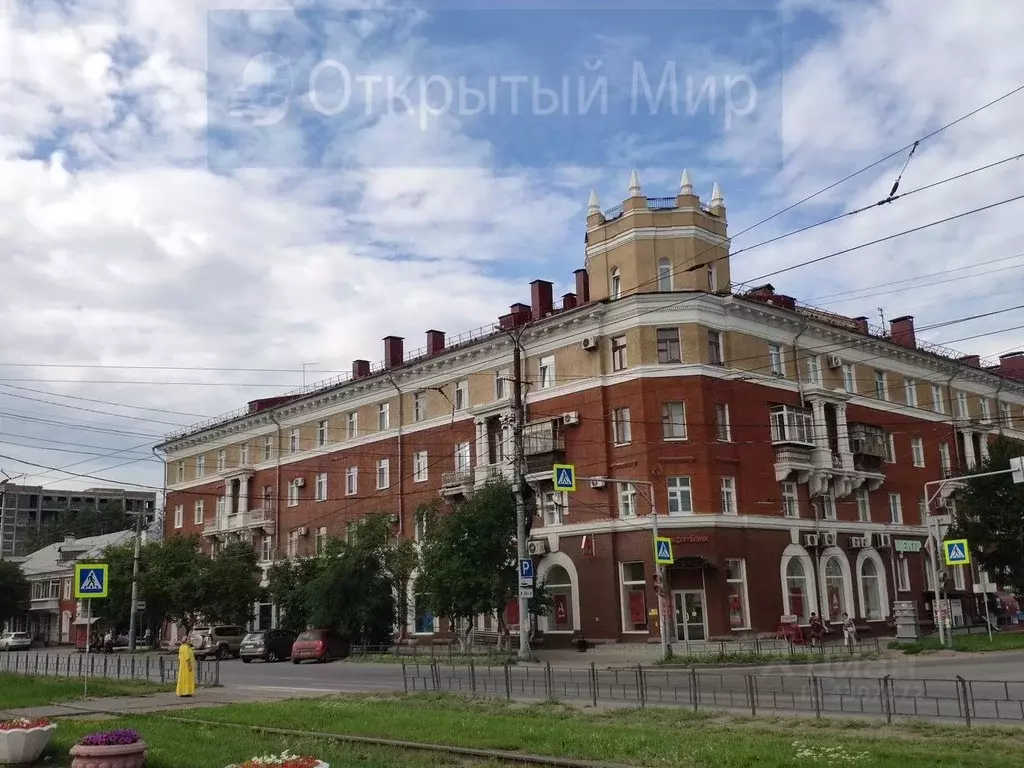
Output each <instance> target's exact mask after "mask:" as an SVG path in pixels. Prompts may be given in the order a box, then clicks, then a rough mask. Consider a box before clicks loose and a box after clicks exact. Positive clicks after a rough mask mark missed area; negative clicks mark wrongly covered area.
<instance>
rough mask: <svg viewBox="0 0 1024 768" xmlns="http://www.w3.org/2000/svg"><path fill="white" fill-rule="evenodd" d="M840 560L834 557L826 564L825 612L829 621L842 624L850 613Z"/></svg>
mask: <svg viewBox="0 0 1024 768" xmlns="http://www.w3.org/2000/svg"><path fill="white" fill-rule="evenodd" d="M844 579H845V577H844V575H843V566H842V565H841V564H840V563H839V558H838V557H835V556H832V557H830V558H829V559H828V560H827V561H826V563H825V610H824V611H823V613H824V614H825V615H826V616H828V619H829V621H834V622H840V621H842V620H843V614H844V613H849V612H850V607H849V606H848V605H847V604H846V584H845V583H844Z"/></svg>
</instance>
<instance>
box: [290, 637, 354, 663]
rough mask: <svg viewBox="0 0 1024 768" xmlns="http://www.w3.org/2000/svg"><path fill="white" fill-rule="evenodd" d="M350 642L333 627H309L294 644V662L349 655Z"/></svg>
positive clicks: (338, 657)
mask: <svg viewBox="0 0 1024 768" xmlns="http://www.w3.org/2000/svg"><path fill="white" fill-rule="evenodd" d="M348 652H349V644H348V640H345V639H344V638H343V637H342V636H341V635H339V634H338V633H337V632H335V631H334V630H332V629H307V630H306V631H305V632H302V633H301V634H300V635H299V636H298V637H297V638H295V642H294V643H293V644H292V664H298V663H299V662H300V661H311V660H312V661H333V660H334V659H343V658H345V657H346V656H348Z"/></svg>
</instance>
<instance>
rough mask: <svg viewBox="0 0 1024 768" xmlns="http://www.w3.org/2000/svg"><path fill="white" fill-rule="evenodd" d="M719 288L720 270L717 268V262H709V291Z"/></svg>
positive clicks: (712, 291)
mask: <svg viewBox="0 0 1024 768" xmlns="http://www.w3.org/2000/svg"><path fill="white" fill-rule="evenodd" d="M717 290H718V272H717V271H716V270H715V263H714V262H711V263H710V264H708V292H709V293H714V292H715V291H717Z"/></svg>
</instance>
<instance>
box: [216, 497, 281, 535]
mask: <svg viewBox="0 0 1024 768" xmlns="http://www.w3.org/2000/svg"><path fill="white" fill-rule="evenodd" d="M273 525H274V505H273V503H270V502H268V503H267V504H266V505H264V506H260V507H256V508H254V509H249V510H246V511H245V512H236V513H234V514H231V515H228V514H219V515H217V516H216V517H214V518H213V519H212V520H207V521H206V525H205V526H204V527H203V533H204V534H206V535H207V536H210V535H213V534H218V533H231V532H233V531H244V530H248V529H250V528H267V527H272V526H273Z"/></svg>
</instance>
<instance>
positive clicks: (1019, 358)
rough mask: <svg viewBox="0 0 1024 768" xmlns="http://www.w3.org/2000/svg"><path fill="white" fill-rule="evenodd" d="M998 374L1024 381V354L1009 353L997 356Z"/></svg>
mask: <svg viewBox="0 0 1024 768" xmlns="http://www.w3.org/2000/svg"><path fill="white" fill-rule="evenodd" d="M999 374H1000V375H1001V376H1006V377H1008V378H1011V379H1019V380H1021V381H1024V352H1010V353H1009V354H1008V355H1000V356H999Z"/></svg>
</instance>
